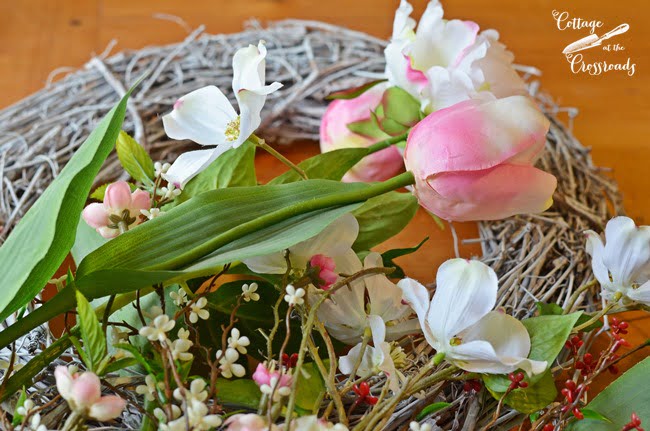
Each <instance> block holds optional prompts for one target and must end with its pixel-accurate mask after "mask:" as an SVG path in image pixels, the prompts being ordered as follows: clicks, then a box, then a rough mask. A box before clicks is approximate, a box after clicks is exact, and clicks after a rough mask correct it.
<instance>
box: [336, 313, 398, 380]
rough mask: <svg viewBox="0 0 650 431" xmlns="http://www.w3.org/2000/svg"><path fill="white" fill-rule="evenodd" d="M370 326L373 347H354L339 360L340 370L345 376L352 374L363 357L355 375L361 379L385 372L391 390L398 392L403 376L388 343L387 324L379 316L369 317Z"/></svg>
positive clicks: (360, 345) (359, 345) (360, 344)
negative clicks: (398, 369)
mask: <svg viewBox="0 0 650 431" xmlns="http://www.w3.org/2000/svg"><path fill="white" fill-rule="evenodd" d="M368 325H369V326H370V329H371V332H372V344H373V345H372V346H366V347H365V350H364V349H363V345H362V343H359V344H357V345H356V346H354V347H353V348H352V349H350V351H349V352H348V354H347V355H345V356H341V357H340V358H339V370H341V372H342V373H343V374H347V375H350V374H352V372H353V371H354V366H355V364H356V363H357V362H358V360H359V357H360V356H361V362H360V363H359V367H358V368H357V370H356V373H355V374H356V375H357V376H360V377H368V376H373V375H375V374H378V373H380V372H383V373H385V374H386V377H387V378H388V385H389V387H390V389H391V390H392V391H393V392H396V391H397V390H398V389H399V383H400V380H402V379H403V375H402V374H401V373H400V372H399V371H397V368H396V366H395V362H394V361H393V358H392V357H391V345H390V343H387V342H386V324H385V323H384V321H383V320H382V318H381V317H379V316H368ZM362 355H363V356H362Z"/></svg>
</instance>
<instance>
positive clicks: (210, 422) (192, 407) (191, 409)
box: [154, 379, 223, 431]
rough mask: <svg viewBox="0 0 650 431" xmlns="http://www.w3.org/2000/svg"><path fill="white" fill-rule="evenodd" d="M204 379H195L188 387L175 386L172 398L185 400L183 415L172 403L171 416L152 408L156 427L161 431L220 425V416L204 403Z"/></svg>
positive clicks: (203, 429)
mask: <svg viewBox="0 0 650 431" xmlns="http://www.w3.org/2000/svg"><path fill="white" fill-rule="evenodd" d="M206 386H207V385H206V383H205V380H203V379H195V380H193V381H192V383H190V387H189V389H188V388H183V389H180V388H176V389H175V390H174V398H175V399H176V400H178V401H185V415H182V411H181V409H180V408H179V407H178V406H176V405H172V408H171V413H172V417H171V418H169V417H167V415H166V413H165V412H164V411H163V410H162V409H160V408H157V409H155V410H154V416H156V418H157V419H158V420H159V421H160V424H159V427H158V429H159V430H161V431H185V430H187V429H191V430H194V431H207V430H210V429H213V428H216V427H219V426H221V424H222V422H223V420H222V419H221V416H219V415H215V414H210V409H209V408H208V406H207V405H206V404H205V401H206V400H207V398H208V391H207V390H206V389H205V388H206Z"/></svg>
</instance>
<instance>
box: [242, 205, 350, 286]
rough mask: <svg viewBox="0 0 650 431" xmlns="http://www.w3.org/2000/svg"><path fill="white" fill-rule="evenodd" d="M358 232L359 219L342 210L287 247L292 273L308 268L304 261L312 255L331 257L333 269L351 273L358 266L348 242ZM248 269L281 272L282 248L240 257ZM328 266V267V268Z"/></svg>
mask: <svg viewBox="0 0 650 431" xmlns="http://www.w3.org/2000/svg"><path fill="white" fill-rule="evenodd" d="M358 234H359V223H358V222H357V219H355V218H354V216H353V215H352V214H349V213H348V214H344V215H342V216H341V217H339V218H338V219H336V220H335V221H334V222H332V223H331V224H330V225H329V226H327V227H326V228H325V229H323V231H322V232H321V233H319V234H318V235H316V236H314V237H312V238H309V239H307V240H305V241H302V242H299V243H298V244H296V245H293V246H291V247H289V249H288V250H289V256H288V258H289V261H290V262H291V269H292V272H293V275H295V276H296V277H301V276H303V275H305V273H306V271H307V269H308V263H309V262H310V260H311V259H312V258H313V257H314V256H316V255H322V256H326V257H329V258H331V259H332V260H333V261H334V263H335V265H334V270H335V271H336V272H337V273H345V274H354V273H355V272H357V271H359V270H360V269H361V264H360V262H359V259H356V260H355V259H354V257H356V253H355V252H354V250H352V244H353V243H354V241H355V240H356V239H357V235H358ZM243 262H244V264H245V265H246V266H248V268H249V269H250V270H251V271H254V272H257V273H259V274H284V273H285V272H287V261H286V259H285V256H284V252H277V253H272V254H267V255H264V256H258V257H252V258H248V259H244V260H243ZM329 269H330V270H332V269H331V268H329Z"/></svg>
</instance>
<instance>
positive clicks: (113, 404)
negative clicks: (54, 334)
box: [54, 366, 126, 421]
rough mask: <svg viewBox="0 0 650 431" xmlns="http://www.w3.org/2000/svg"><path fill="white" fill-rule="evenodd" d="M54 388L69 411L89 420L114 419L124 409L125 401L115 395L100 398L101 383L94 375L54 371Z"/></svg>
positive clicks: (58, 369)
mask: <svg viewBox="0 0 650 431" xmlns="http://www.w3.org/2000/svg"><path fill="white" fill-rule="evenodd" d="M54 377H55V379H56V387H57V389H58V391H59V394H61V397H62V398H63V399H64V400H66V401H67V402H68V405H69V406H70V409H72V410H73V411H74V412H76V413H78V414H80V415H82V416H83V417H86V418H89V419H95V420H98V421H107V420H111V419H115V418H116V417H118V416H119V415H120V414H122V410H124V407H126V401H124V400H123V399H122V398H120V397H118V396H115V395H107V396H101V383H100V381H99V377H97V375H96V374H95V373H91V372H89V371H86V372H84V373H81V374H79V373H74V374H70V371H69V370H68V368H67V367H63V366H58V367H56V369H55V370H54Z"/></svg>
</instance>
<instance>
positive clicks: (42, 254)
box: [0, 91, 130, 321]
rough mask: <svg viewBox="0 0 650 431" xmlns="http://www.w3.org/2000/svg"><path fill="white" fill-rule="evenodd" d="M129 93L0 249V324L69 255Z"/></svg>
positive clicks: (42, 285)
mask: <svg viewBox="0 0 650 431" xmlns="http://www.w3.org/2000/svg"><path fill="white" fill-rule="evenodd" d="M129 94H130V91H129V93H127V94H126V96H124V98H123V99H122V100H121V101H120V102H119V103H118V104H117V106H116V107H115V108H113V109H112V110H111V111H110V112H109V113H108V114H106V116H105V117H104V119H103V120H102V121H101V122H100V123H99V124H98V125H97V127H96V128H95V130H93V132H92V133H91V134H90V136H89V137H88V138H87V139H86V141H85V142H84V143H83V144H82V145H81V147H80V148H79V149H78V150H77V151H76V153H75V154H74V156H73V157H72V158H71V159H70V161H69V162H68V163H67V164H66V165H65V167H64V168H63V170H62V171H61V173H60V174H59V176H58V177H57V178H56V179H55V180H54V181H52V183H51V184H50V185H49V186H48V188H47V189H45V191H44V192H43V194H42V195H41V197H40V198H39V199H38V200H37V201H36V203H35V204H34V205H33V206H32V207H31V208H30V209H29V211H27V213H26V214H25V216H24V217H23V218H22V220H21V221H20V222H19V223H18V225H17V226H16V228H15V229H14V230H13V232H12V233H11V235H9V237H8V238H7V240H6V241H5V242H4V244H3V245H2V247H0V274H2V296H0V321H2V320H4V319H5V318H6V317H7V316H8V315H10V314H11V313H13V312H14V311H16V310H18V309H20V308H21V307H22V306H24V305H25V304H27V303H28V302H29V301H31V300H32V299H33V298H34V296H36V295H37V294H38V293H39V292H40V291H41V289H43V287H44V286H45V284H46V283H47V281H48V280H49V279H50V278H52V275H53V274H54V273H55V271H56V270H57V269H58V268H59V266H60V265H61V263H62V262H63V260H64V259H65V257H66V255H67V254H68V252H69V251H70V248H71V247H72V244H73V243H74V236H75V231H76V229H77V224H78V222H79V214H81V210H82V209H83V207H84V204H85V203H86V199H87V197H88V193H89V192H90V188H91V187H92V184H93V181H94V180H95V177H96V176H97V173H98V172H99V169H100V168H101V166H102V164H103V163H104V160H106V157H107V156H108V154H109V153H110V152H111V150H112V149H113V145H114V144H115V141H116V139H117V135H118V133H119V131H120V128H121V126H122V121H123V120H124V113H125V110H126V102H127V98H128V96H129Z"/></svg>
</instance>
